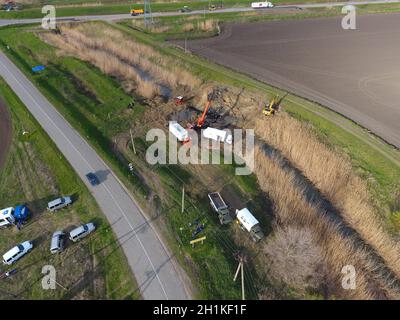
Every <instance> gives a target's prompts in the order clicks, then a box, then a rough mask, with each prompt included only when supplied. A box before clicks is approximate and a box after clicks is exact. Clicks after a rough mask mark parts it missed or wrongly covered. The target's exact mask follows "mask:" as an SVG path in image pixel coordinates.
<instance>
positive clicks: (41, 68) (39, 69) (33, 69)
mask: <svg viewBox="0 0 400 320" xmlns="http://www.w3.org/2000/svg"><path fill="white" fill-rule="evenodd" d="M44 69H45V66H36V67H33V68H32V71H33V72H39V71H42V70H44Z"/></svg>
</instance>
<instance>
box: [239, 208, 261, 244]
mask: <svg viewBox="0 0 400 320" xmlns="http://www.w3.org/2000/svg"><path fill="white" fill-rule="evenodd" d="M236 219H237V222H238V223H239V225H240V227H241V228H242V229H243V230H246V231H247V232H249V233H250V236H251V238H252V239H253V241H254V242H258V241H260V240H261V239H262V238H264V233H263V232H262V230H261V226H260V223H259V222H258V220H257V219H256V218H255V217H254V216H253V215H252V214H251V212H250V211H249V209H247V208H243V209H242V210H238V209H236Z"/></svg>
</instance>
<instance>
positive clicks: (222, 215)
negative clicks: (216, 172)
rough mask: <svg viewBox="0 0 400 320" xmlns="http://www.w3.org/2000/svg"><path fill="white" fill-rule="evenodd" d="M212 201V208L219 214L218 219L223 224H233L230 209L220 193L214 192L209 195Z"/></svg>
mask: <svg viewBox="0 0 400 320" xmlns="http://www.w3.org/2000/svg"><path fill="white" fill-rule="evenodd" d="M208 198H209V199H210V204H211V207H212V208H213V209H214V211H215V212H216V213H218V218H219V221H220V223H221V224H228V223H230V222H232V220H233V219H232V217H231V215H230V214H229V207H228V205H227V204H226V203H225V201H224V199H223V198H222V197H221V195H220V194H219V192H213V193H209V194H208Z"/></svg>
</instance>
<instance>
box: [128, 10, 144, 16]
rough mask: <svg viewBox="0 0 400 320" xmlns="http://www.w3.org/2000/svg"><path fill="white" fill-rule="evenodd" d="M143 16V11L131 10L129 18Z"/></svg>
mask: <svg viewBox="0 0 400 320" xmlns="http://www.w3.org/2000/svg"><path fill="white" fill-rule="evenodd" d="M141 14H144V10H143V9H131V16H138V15H141Z"/></svg>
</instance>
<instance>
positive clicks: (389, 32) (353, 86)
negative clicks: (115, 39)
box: [188, 14, 400, 147]
mask: <svg viewBox="0 0 400 320" xmlns="http://www.w3.org/2000/svg"><path fill="white" fill-rule="evenodd" d="M399 36H400V14H379V15H367V16H358V17H357V29H356V30H343V29H342V28H341V18H340V17H336V18H323V19H308V20H292V21H271V22H262V23H243V24H232V25H227V26H226V28H225V30H224V31H223V33H222V34H221V36H220V37H217V38H212V39H204V40H196V41H191V42H189V45H188V46H189V49H190V50H191V51H192V52H194V53H197V54H200V55H202V56H204V57H206V58H209V59H211V60H213V61H216V62H218V63H220V64H223V65H226V66H228V67H230V68H233V69H236V70H239V71H242V72H245V73H248V74H251V75H252V76H254V77H256V78H258V79H260V80H263V81H266V82H267V83H270V84H272V85H275V86H277V87H280V88H283V89H286V90H289V91H291V92H293V93H296V94H298V95H300V96H303V97H306V98H308V99H310V100H313V101H317V102H319V103H321V104H323V105H325V106H328V107H329V108H331V109H333V110H335V111H337V112H339V113H341V114H343V115H345V116H347V117H349V118H351V119H353V120H354V121H356V122H358V123H359V124H361V125H363V126H364V127H366V128H368V129H370V130H371V131H373V132H374V133H376V134H377V135H379V136H381V137H382V138H383V139H385V140H386V141H388V142H390V143H392V144H393V145H396V146H397V147H400V121H399V119H400V99H399V97H400V90H399V89H400V67H399V64H398V56H399V55H400V42H399V41H398V38H399Z"/></svg>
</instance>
